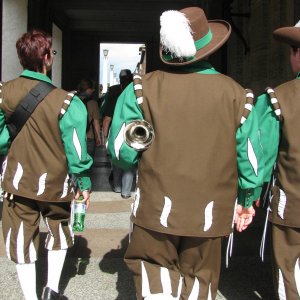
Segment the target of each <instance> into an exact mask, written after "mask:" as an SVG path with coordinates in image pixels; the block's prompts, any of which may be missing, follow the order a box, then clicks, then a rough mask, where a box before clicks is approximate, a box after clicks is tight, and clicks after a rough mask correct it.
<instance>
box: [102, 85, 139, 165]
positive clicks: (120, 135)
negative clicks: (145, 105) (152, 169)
mask: <svg viewBox="0 0 300 300" xmlns="http://www.w3.org/2000/svg"><path fill="white" fill-rule="evenodd" d="M142 119H143V114H142V111H141V109H140V107H139V105H138V103H137V100H136V96H135V93H134V88H133V83H131V84H129V85H128V86H127V88H126V89H125V90H124V91H123V92H122V94H121V95H120V97H119V98H118V101H117V104H116V107H115V111H114V115H113V119H112V123H111V127H110V132H109V136H108V143H107V152H108V154H109V155H110V157H111V160H112V163H113V164H114V165H116V166H118V167H119V168H122V169H125V170H127V169H131V168H132V167H134V166H135V165H137V163H138V160H139V155H140V152H138V151H136V150H135V149H133V148H131V147H130V146H128V145H127V144H126V142H125V140H124V130H125V127H126V125H128V124H129V123H131V122H132V121H135V120H142Z"/></svg>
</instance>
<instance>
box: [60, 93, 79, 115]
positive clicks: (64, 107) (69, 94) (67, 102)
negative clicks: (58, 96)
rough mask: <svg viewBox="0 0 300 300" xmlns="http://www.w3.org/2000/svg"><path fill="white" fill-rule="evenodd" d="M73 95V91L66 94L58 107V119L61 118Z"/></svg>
mask: <svg viewBox="0 0 300 300" xmlns="http://www.w3.org/2000/svg"><path fill="white" fill-rule="evenodd" d="M74 96H75V93H74V92H70V93H68V94H67V96H66V98H65V100H64V103H63V105H62V107H61V109H60V114H59V119H61V118H62V117H63V116H64V114H65V113H66V111H67V110H68V108H69V106H70V104H71V101H72V99H73V97H74Z"/></svg>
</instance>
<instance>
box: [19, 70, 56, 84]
mask: <svg viewBox="0 0 300 300" xmlns="http://www.w3.org/2000/svg"><path fill="white" fill-rule="evenodd" d="M21 76H24V77H29V78H32V79H37V80H41V81H46V82H49V83H52V81H51V79H50V78H49V77H48V76H47V75H44V74H42V73H39V72H34V71H30V70H24V71H23V72H22V74H21Z"/></svg>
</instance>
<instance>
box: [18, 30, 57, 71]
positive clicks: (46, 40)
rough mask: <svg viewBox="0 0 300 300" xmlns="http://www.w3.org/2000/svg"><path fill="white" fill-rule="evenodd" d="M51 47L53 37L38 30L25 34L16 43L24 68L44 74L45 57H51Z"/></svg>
mask: <svg viewBox="0 0 300 300" xmlns="http://www.w3.org/2000/svg"><path fill="white" fill-rule="evenodd" d="M51 47H52V37H51V35H50V34H48V33H46V32H43V31H41V30H37V29H33V30H31V31H29V32H26V33H24V34H23V35H22V36H21V37H20V38H19V39H18V40H17V43H16V48H17V53H18V57H19V60H20V63H21V65H22V67H23V68H24V69H27V70H30V71H35V72H42V70H43V64H44V56H45V54H48V55H49V56H50V55H51V53H50V51H51Z"/></svg>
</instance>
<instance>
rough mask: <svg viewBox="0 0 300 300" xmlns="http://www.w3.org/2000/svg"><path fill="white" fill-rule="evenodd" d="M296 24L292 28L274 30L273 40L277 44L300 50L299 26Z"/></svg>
mask: <svg viewBox="0 0 300 300" xmlns="http://www.w3.org/2000/svg"><path fill="white" fill-rule="evenodd" d="M298 24H299V23H298ZM298 24H297V25H296V26H294V27H281V28H278V29H276V30H275V31H274V32H273V36H274V38H275V39H276V40H277V41H279V42H282V43H286V44H288V45H290V46H295V47H297V48H300V27H299V26H300V25H298Z"/></svg>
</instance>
